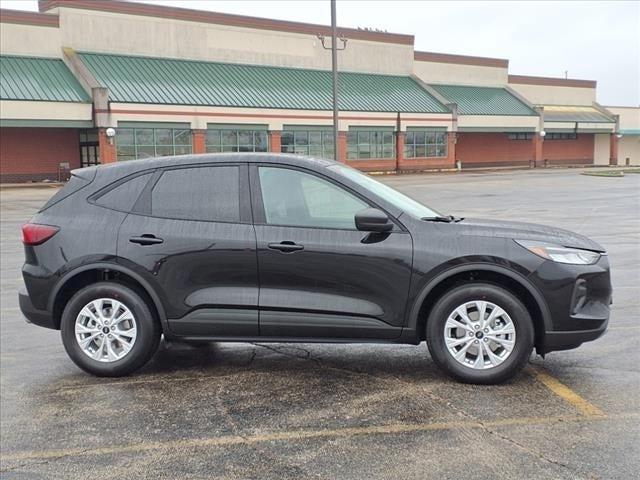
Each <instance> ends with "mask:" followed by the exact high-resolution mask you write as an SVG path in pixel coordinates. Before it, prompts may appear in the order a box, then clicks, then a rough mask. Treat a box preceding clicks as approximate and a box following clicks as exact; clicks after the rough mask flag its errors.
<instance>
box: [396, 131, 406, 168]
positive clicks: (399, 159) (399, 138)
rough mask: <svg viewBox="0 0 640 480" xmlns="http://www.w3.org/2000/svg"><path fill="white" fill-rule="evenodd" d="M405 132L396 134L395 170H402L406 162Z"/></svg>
mask: <svg viewBox="0 0 640 480" xmlns="http://www.w3.org/2000/svg"><path fill="white" fill-rule="evenodd" d="M405 135H406V134H405V132H401V131H397V132H396V168H395V170H398V169H401V168H402V163H403V162H404V137H405Z"/></svg>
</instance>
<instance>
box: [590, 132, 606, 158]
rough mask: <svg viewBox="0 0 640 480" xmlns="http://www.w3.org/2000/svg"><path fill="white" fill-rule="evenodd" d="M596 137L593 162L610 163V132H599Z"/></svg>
mask: <svg viewBox="0 0 640 480" xmlns="http://www.w3.org/2000/svg"><path fill="white" fill-rule="evenodd" d="M594 137H595V141H594V147H593V163H594V164H595V165H609V153H610V150H609V148H610V143H609V142H610V139H609V137H610V134H608V133H597V134H596V135H594Z"/></svg>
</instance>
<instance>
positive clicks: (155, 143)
mask: <svg viewBox="0 0 640 480" xmlns="http://www.w3.org/2000/svg"><path fill="white" fill-rule="evenodd" d="M121 130H131V133H132V136H133V143H131V144H130V143H126V144H122V143H120V142H119V141H118V133H117V132H119V131H121ZM138 130H151V131H152V136H153V143H152V144H147V143H145V144H141V143H138V133H137V132H138ZM158 130H169V131H170V132H171V143H170V144H160V143H158V139H157V138H158V137H157V131H158ZM117 132H116V137H115V150H116V161H117V162H127V161H130V160H144V159H146V158H156V157H159V158H161V157H171V156H175V155H192V154H193V133H192V130H191V128H184V127H180V128H177V127H175V125H171V126H162V125H156V126H147V125H145V126H142V125H140V126H124V127H118V130H117ZM176 132H188V134H187V137H188V138H189V143H188V144H182V143H176V137H177V134H176ZM187 146H188V147H189V149H190V151H189V153H176V148H181V147H187ZM120 147H123V148H125V147H126V148H133V158H127V159H124V158H123V159H121V157H131V156H132V155H119V154H118V148H120ZM140 147H146V148H150V147H153V153H154V154H153V156H152V157H140V156H138V149H139V148H140ZM159 147H160V148H162V147H171V149H172V150H173V153H171V154H170V155H158V148H159Z"/></svg>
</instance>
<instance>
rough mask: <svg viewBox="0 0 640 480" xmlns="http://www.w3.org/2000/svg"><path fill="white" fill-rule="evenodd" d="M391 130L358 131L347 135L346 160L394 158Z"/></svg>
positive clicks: (393, 140) (393, 139)
mask: <svg viewBox="0 0 640 480" xmlns="http://www.w3.org/2000/svg"><path fill="white" fill-rule="evenodd" d="M395 146H396V138H395V135H394V132H393V130H378V129H373V128H372V129H366V130H365V129H362V130H360V129H358V130H349V132H348V133H347V159H349V160H363V159H368V158H373V159H378V158H395V156H396V155H395Z"/></svg>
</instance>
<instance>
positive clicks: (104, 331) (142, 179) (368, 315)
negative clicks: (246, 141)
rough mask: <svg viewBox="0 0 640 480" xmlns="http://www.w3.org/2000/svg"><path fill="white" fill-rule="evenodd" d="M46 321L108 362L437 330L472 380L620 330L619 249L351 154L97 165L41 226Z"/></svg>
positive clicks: (130, 363) (449, 364) (444, 354)
mask: <svg viewBox="0 0 640 480" xmlns="http://www.w3.org/2000/svg"><path fill="white" fill-rule="evenodd" d="M22 233H23V242H24V245H25V255H26V262H25V264H24V267H23V276H24V281H25V284H26V290H27V291H26V292H21V293H20V295H19V297H20V307H21V309H22V312H23V313H24V315H25V316H26V317H27V318H28V319H29V321H30V322H32V323H35V324H37V325H41V326H44V327H48V328H54V329H60V330H61V331H62V341H63V343H64V346H65V348H66V350H67V353H68V354H69V356H70V357H71V359H72V360H73V361H74V362H75V363H76V364H77V365H78V366H79V367H81V368H82V369H84V370H86V371H88V372H90V373H93V374H95V375H101V376H119V375H126V374H128V373H131V372H133V371H134V370H136V369H138V368H140V367H142V366H143V365H144V364H145V363H146V362H147V361H148V360H149V359H150V358H151V357H152V356H153V354H154V352H155V351H156V349H157V347H158V342H159V341H160V336H161V335H164V336H165V338H166V339H167V340H171V341H183V342H194V341H242V342H246V341H260V342H265V341H271V342H381V343H409V344H415V345H417V344H419V343H420V342H421V341H423V340H426V341H427V344H428V346H429V350H430V352H431V355H432V357H433V360H434V362H435V363H436V364H437V365H439V366H440V367H441V368H442V369H444V370H445V371H446V372H447V373H448V374H450V375H451V376H453V377H455V378H457V379H459V380H462V381H466V382H473V383H496V382H501V381H504V380H506V379H508V378H509V377H511V376H513V375H514V374H515V373H517V372H518V371H519V370H520V369H521V368H522V367H523V365H524V364H525V363H526V362H527V360H528V358H529V356H530V354H531V351H532V349H533V347H535V348H536V350H537V352H538V353H540V354H542V355H544V354H545V353H547V352H550V351H552V350H563V349H569V348H575V347H577V346H578V345H580V344H581V343H582V342H585V341H589V340H593V339H595V338H597V337H599V336H600V335H602V334H603V333H604V331H605V329H606V327H607V322H608V319H609V304H610V300H611V283H610V277H609V264H608V260H607V255H606V253H605V251H604V249H603V248H602V247H601V246H600V245H598V244H597V243H595V242H593V241H591V240H589V239H588V238H585V237H583V236H580V235H577V234H575V233H571V232H568V231H564V230H559V229H556V228H549V227H543V226H539V225H530V224H526V223H515V222H502V221H490V220H472V219H462V218H454V217H452V216H444V215H442V214H440V213H438V212H436V211H434V210H432V209H430V208H428V207H425V206H424V205H421V204H419V203H417V202H416V201H414V200H412V199H410V198H408V197H406V196H404V195H402V194H401V193H399V192H397V191H395V190H393V189H392V188H390V187H388V186H386V185H384V184H382V183H379V182H377V181H376V180H374V179H372V178H371V177H369V176H367V175H365V174H362V173H360V172H358V171H356V170H354V169H351V168H349V167H347V166H345V165H343V164H340V163H335V162H331V161H326V160H317V159H310V158H304V157H298V156H293V155H276V154H221V155H194V156H183V157H167V158H160V159H151V160H142V161H132V162H126V163H120V164H114V165H109V166H100V167H90V168H85V169H81V170H77V171H74V172H73V177H72V178H71V180H70V181H69V183H68V184H67V185H66V186H65V187H64V188H63V189H62V190H60V191H59V192H58V193H56V194H55V195H54V196H53V198H51V200H49V201H48V202H47V204H46V205H45V206H44V207H43V208H42V209H41V210H40V211H39V212H38V213H37V214H36V215H35V216H34V217H33V219H32V220H31V222H30V223H28V224H26V225H24V226H23V230H22Z"/></svg>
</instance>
